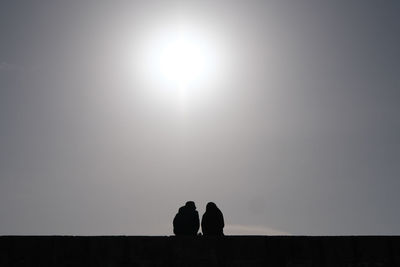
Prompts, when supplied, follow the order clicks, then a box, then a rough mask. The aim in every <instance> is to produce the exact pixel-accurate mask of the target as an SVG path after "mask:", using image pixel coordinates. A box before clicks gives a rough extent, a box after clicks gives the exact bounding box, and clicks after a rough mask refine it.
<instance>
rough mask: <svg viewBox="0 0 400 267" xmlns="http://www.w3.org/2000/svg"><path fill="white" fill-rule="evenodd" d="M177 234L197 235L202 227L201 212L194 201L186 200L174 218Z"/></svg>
mask: <svg viewBox="0 0 400 267" xmlns="http://www.w3.org/2000/svg"><path fill="white" fill-rule="evenodd" d="M173 225H174V234H175V235H197V232H198V231H199V227H200V220H199V213H198V212H197V210H196V205H195V204H194V202H193V201H188V202H186V204H185V206H183V207H180V208H179V211H178V213H177V214H176V215H175V218H174V222H173Z"/></svg>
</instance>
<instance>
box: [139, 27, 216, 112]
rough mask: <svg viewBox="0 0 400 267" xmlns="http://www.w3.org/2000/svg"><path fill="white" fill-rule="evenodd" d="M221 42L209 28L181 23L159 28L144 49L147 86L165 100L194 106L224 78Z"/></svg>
mask: <svg viewBox="0 0 400 267" xmlns="http://www.w3.org/2000/svg"><path fill="white" fill-rule="evenodd" d="M218 39H219V38H218V37H217V35H216V34H214V33H213V31H212V30H210V29H207V28H206V27H200V26H199V25H195V24H190V23H185V22H182V21H180V22H177V23H170V24H167V25H162V26H160V27H159V28H158V29H156V30H154V31H153V32H152V33H151V34H149V35H148V37H147V38H146V42H144V45H143V48H142V50H141V60H140V61H141V65H142V66H141V68H142V73H143V76H144V77H145V80H146V83H147V84H149V85H151V87H152V88H157V94H158V95H159V96H164V98H165V99H170V100H174V102H175V103H178V104H180V105H184V106H188V105H194V104H195V103H196V102H198V101H200V100H201V99H202V98H204V97H205V96H206V95H207V94H208V93H209V90H210V88H211V87H214V88H215V85H216V84H217V81H218V80H219V79H220V77H221V73H222V71H221V70H222V69H223V67H222V61H223V60H222V56H223V51H222V49H221V45H220V42H219V41H218Z"/></svg>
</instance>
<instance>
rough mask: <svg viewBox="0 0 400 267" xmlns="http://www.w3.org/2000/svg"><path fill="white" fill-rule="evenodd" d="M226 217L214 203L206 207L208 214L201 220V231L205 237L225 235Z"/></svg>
mask: <svg viewBox="0 0 400 267" xmlns="http://www.w3.org/2000/svg"><path fill="white" fill-rule="evenodd" d="M224 226H225V223H224V216H223V215H222V212H221V211H220V209H219V208H218V207H217V205H215V203H213V202H209V203H208V204H207V206H206V212H205V213H204V214H203V217H202V218H201V230H202V232H203V235H206V236H207V235H224V230H223V229H224Z"/></svg>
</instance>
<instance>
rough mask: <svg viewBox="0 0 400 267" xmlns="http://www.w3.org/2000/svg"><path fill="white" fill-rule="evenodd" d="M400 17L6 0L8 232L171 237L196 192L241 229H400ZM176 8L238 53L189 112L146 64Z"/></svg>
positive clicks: (398, 7) (310, 6)
mask: <svg viewBox="0 0 400 267" xmlns="http://www.w3.org/2000/svg"><path fill="white" fill-rule="evenodd" d="M399 14H400V1H397V0H392V1H390V0H387V1H379V0H375V1H369V0H359V1H351V0H345V1H344V0H343V1H317V0H315V1H311V0H304V1H281V0H279V1H226V2H223V1H204V0H203V1H161V0H160V1H115V0H114V1H54V0H43V1H30V0H26V1H22V0H0V216H1V219H0V235H6V234H29V235H30V234H73V235H108V234H126V235H170V234H172V219H173V217H174V215H175V214H176V212H177V210H178V208H179V207H180V206H182V205H184V203H185V202H186V201H187V200H193V201H195V202H196V205H197V208H198V211H199V213H200V216H201V215H202V214H203V212H204V210H205V205H206V203H207V202H208V201H214V202H215V203H216V204H217V205H218V206H219V207H220V209H221V210H222V212H223V213H224V216H225V222H226V230H225V232H226V233H228V234H299V235H349V234H350V235H352V234H355V235H359V234H363V235H367V234H368V235H370V234H371V235H381V234H400V213H399V207H398V205H399V203H400V194H399V189H400V142H399V137H400V15H399ZM176 18H179V20H180V21H181V23H183V24H185V23H187V24H188V25H193V24H195V25H197V26H196V27H198V28H202V29H203V30H204V31H205V32H207V31H208V32H209V35H210V36H211V35H212V36H213V37H212V38H211V39H210V40H209V42H210V43H212V42H215V43H216V44H218V47H219V49H221V50H220V52H221V53H222V51H223V54H224V56H225V59H224V60H225V61H224V62H223V64H222V63H221V68H222V69H223V71H221V72H220V77H219V82H218V83H214V84H212V83H209V84H207V85H204V86H203V87H202V88H201V92H208V93H207V94H205V93H200V95H201V97H200V96H195V97H193V99H192V100H191V101H189V103H187V107H186V110H181V109H179V108H176V101H175V102H174V101H173V99H174V97H175V96H174V92H170V91H168V90H167V89H166V90H164V91H163V90H162V89H161V90H160V89H159V88H158V89H157V90H158V91H157V90H156V89H155V88H154V87H155V85H154V84H150V83H146V82H143V79H142V78H143V77H142V72H141V71H140V66H141V61H140V60H141V59H140V58H141V55H140V53H141V52H138V51H141V50H140V49H139V47H141V45H142V44H146V41H145V40H146V36H151V35H152V34H153V32H156V30H155V29H158V30H160V29H161V30H162V28H163V25H168V24H169V23H170V22H171V21H174V20H175V19H176ZM206 35H207V34H206ZM145 46H146V45H145ZM158 78H159V77H156V76H155V77H154V80H158ZM161 84H162V83H161ZM158 87H160V83H158ZM161 87H162V86H161ZM197 90H198V89H197ZM161 92H162V93H161ZM174 103H175V104H174Z"/></svg>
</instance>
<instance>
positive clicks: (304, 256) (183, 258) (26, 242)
mask: <svg viewBox="0 0 400 267" xmlns="http://www.w3.org/2000/svg"><path fill="white" fill-rule="evenodd" d="M0 266H61V267H63V266H75V267H79V266H85V267H88V266H96V267H97V266H285V267H289V266H290V267H294V266H297V267H306V266H327V267H333V266H340V267H353V266H354V267H355V266H357V267H372V266H373V267H386V266H390V267H392V266H400V236H342V237H340V236H225V237H173V236H171V237H147V236H0Z"/></svg>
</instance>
